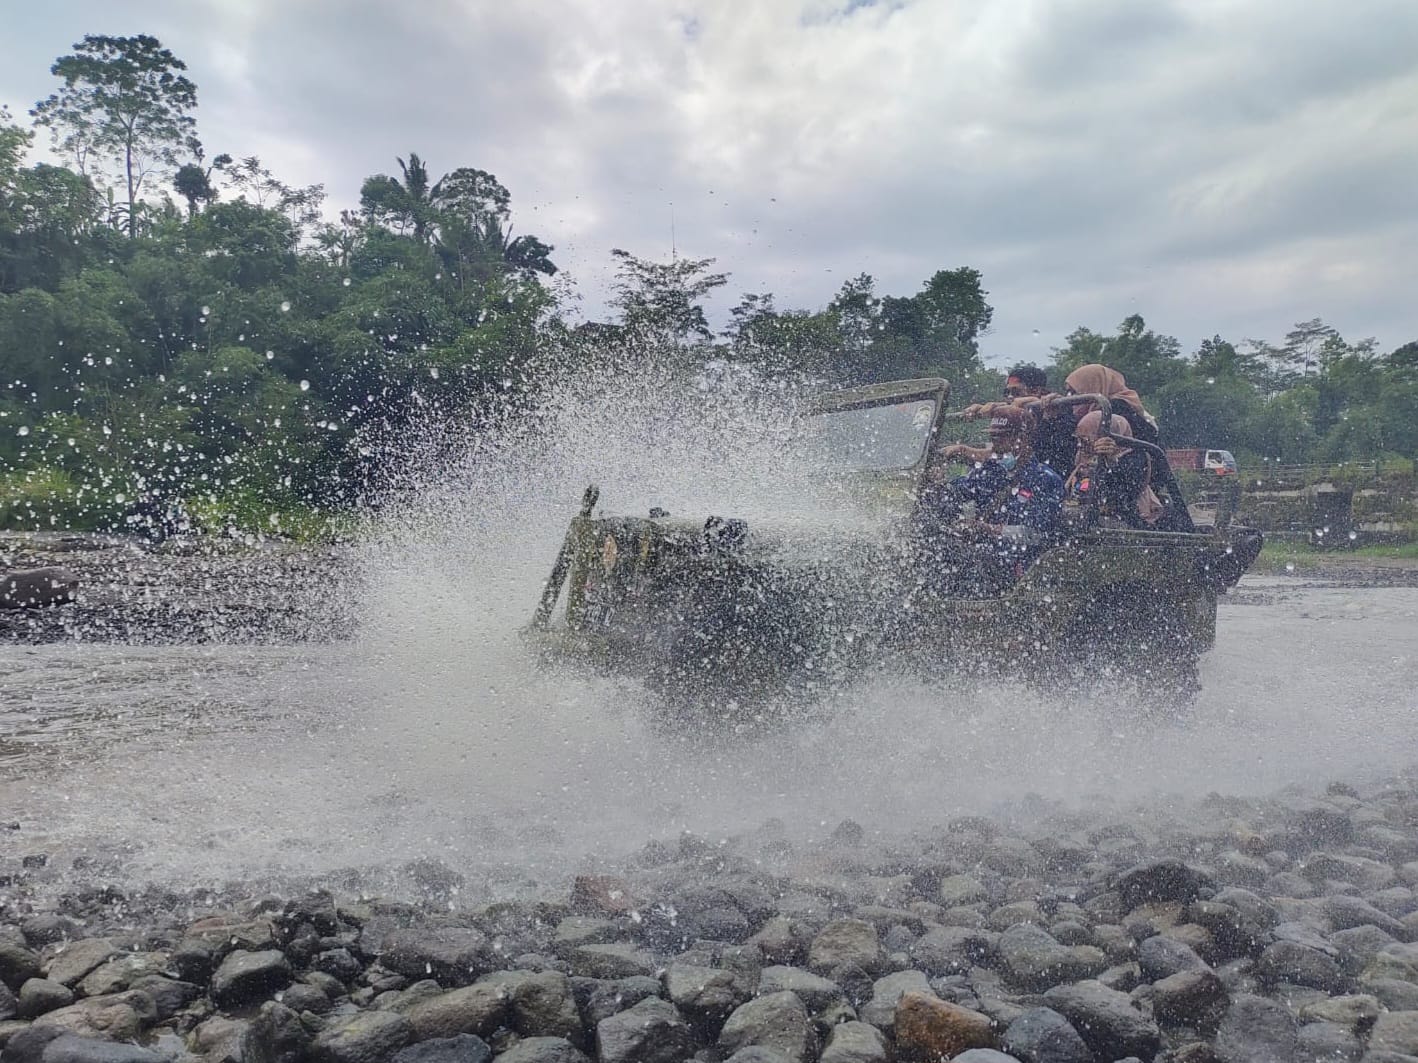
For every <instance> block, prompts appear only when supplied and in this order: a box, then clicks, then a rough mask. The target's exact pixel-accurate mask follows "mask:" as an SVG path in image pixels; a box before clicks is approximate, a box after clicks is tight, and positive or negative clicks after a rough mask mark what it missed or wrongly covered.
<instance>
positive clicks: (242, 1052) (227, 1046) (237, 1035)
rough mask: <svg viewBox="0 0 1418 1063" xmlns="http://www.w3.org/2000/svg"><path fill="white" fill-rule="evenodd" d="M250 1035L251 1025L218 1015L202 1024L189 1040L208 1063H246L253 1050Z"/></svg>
mask: <svg viewBox="0 0 1418 1063" xmlns="http://www.w3.org/2000/svg"><path fill="white" fill-rule="evenodd" d="M250 1033H251V1024H250V1023H249V1022H247V1021H245V1020H244V1019H229V1018H227V1017H226V1016H225V1015H216V1016H213V1017H212V1018H210V1019H207V1020H206V1021H205V1022H203V1023H200V1024H199V1025H198V1026H197V1028H196V1029H194V1030H193V1031H192V1033H191V1034H190V1035H189V1036H188V1038H187V1040H188V1044H189V1046H190V1047H191V1048H192V1049H193V1050H194V1051H195V1052H196V1054H197V1055H198V1056H200V1057H202V1058H203V1059H205V1060H207V1061H208V1063H245V1060H247V1058H248V1056H249V1054H250V1053H251V1050H252V1046H251V1041H250Z"/></svg>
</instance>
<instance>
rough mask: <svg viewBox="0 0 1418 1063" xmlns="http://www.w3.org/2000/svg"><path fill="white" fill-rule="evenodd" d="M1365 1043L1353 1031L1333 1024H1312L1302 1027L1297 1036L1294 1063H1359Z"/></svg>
mask: <svg viewBox="0 0 1418 1063" xmlns="http://www.w3.org/2000/svg"><path fill="white" fill-rule="evenodd" d="M1363 1054H1364V1043H1363V1042H1362V1041H1360V1040H1359V1038H1358V1037H1356V1036H1355V1035H1354V1031H1353V1030H1349V1029H1346V1028H1345V1027H1343V1026H1336V1025H1335V1024H1334V1023H1332V1022H1312V1023H1310V1024H1309V1025H1308V1026H1301V1027H1300V1029H1299V1032H1298V1033H1297V1034H1296V1036H1295V1054H1294V1056H1292V1057H1291V1059H1292V1061H1293V1063H1357V1060H1358V1059H1359V1057H1360V1056H1362V1055H1363Z"/></svg>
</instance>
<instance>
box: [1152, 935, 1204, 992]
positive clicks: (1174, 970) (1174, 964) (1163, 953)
mask: <svg viewBox="0 0 1418 1063" xmlns="http://www.w3.org/2000/svg"><path fill="white" fill-rule="evenodd" d="M1137 966H1138V969H1139V970H1140V971H1141V972H1142V977H1143V979H1144V980H1145V981H1148V982H1156V981H1159V980H1161V979H1163V978H1167V977H1169V976H1170V975H1174V974H1180V973H1181V972H1182V971H1205V970H1210V967H1209V965H1208V964H1207V962H1206V961H1205V960H1203V959H1202V958H1201V957H1200V956H1198V955H1197V954H1196V952H1195V951H1193V950H1192V949H1191V948H1189V947H1188V946H1186V945H1184V944H1182V943H1181V942H1180V941H1177V940H1175V939H1174V938H1169V937H1164V936H1163V935H1161V934H1154V935H1153V936H1152V937H1150V938H1148V939H1147V940H1145V941H1144V942H1142V944H1140V945H1139V946H1138V947H1137Z"/></svg>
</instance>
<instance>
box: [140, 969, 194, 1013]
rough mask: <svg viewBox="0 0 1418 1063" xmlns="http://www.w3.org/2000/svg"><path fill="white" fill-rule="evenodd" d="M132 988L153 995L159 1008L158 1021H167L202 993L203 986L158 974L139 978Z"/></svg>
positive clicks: (155, 1004) (154, 1002)
mask: <svg viewBox="0 0 1418 1063" xmlns="http://www.w3.org/2000/svg"><path fill="white" fill-rule="evenodd" d="M132 988H133V989H135V990H137V991H139V992H142V993H146V994H147V995H148V996H150V997H152V1000H153V1006H154V1007H155V1008H156V1009H157V1017H156V1021H157V1022H166V1021H167V1020H168V1019H170V1018H172V1017H173V1016H174V1015H176V1014H177V1013H178V1012H179V1011H181V1010H182V1009H183V1008H185V1007H187V1005H188V1004H191V1003H192V1002H193V1001H194V1000H196V999H197V998H198V997H199V996H201V995H202V990H201V988H200V987H199V986H196V985H193V984H192V983H191V982H183V981H179V980H178V979H176V978H164V977H163V976H162V975H157V974H150V975H148V976H147V977H146V978H139V979H138V980H137V981H136V982H134V983H133V987H132Z"/></svg>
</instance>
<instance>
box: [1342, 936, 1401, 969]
mask: <svg viewBox="0 0 1418 1063" xmlns="http://www.w3.org/2000/svg"><path fill="white" fill-rule="evenodd" d="M1329 940H1330V943H1331V944H1333V945H1334V947H1335V948H1337V949H1338V950H1339V965H1340V968H1341V969H1342V970H1344V971H1345V972H1347V973H1348V974H1358V973H1359V972H1360V971H1362V970H1363V969H1364V968H1365V967H1367V966H1368V965H1369V964H1370V963H1372V962H1373V959H1374V957H1375V956H1377V955H1378V954H1379V950H1380V949H1383V948H1386V947H1387V946H1389V945H1392V944H1394V939H1393V935H1392V934H1389V933H1387V932H1386V931H1383V930H1380V929H1379V928H1378V927H1376V926H1356V927H1351V928H1350V929H1348V930H1339V931H1336V932H1335V933H1333V934H1331V935H1330V936H1329Z"/></svg>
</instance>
